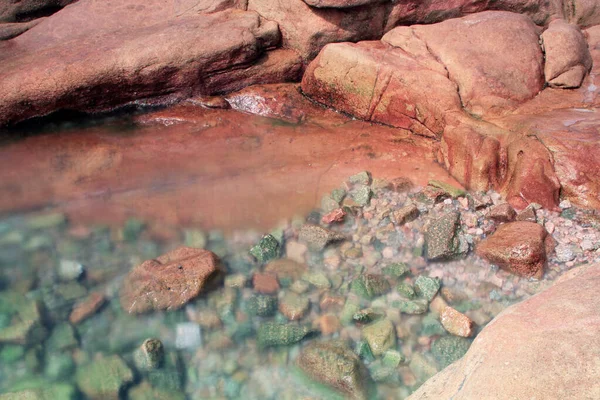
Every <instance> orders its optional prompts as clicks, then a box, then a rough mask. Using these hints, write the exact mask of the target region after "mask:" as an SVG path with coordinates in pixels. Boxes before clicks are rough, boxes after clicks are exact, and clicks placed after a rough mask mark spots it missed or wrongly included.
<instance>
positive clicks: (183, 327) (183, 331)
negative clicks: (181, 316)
mask: <svg viewBox="0 0 600 400" xmlns="http://www.w3.org/2000/svg"><path fill="white" fill-rule="evenodd" d="M201 345H202V338H201V336H200V325H198V324H195V323H193V322H182V323H179V324H177V328H176V335H175V347H177V348H178V349H195V348H197V347H200V346H201Z"/></svg>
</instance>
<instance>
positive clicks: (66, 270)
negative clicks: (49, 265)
mask: <svg viewBox="0 0 600 400" xmlns="http://www.w3.org/2000/svg"><path fill="white" fill-rule="evenodd" d="M81 275H83V265H81V263H80V262H77V261H73V260H60V263H59V264H58V276H59V278H60V279H61V280H63V281H72V280H76V279H79V277H80V276H81Z"/></svg>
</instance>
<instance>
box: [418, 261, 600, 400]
mask: <svg viewBox="0 0 600 400" xmlns="http://www.w3.org/2000/svg"><path fill="white" fill-rule="evenodd" d="M599 284H600V265H597V264H596V265H592V266H587V267H580V268H577V269H575V270H573V271H571V272H569V273H568V274H566V275H564V276H563V277H562V278H560V279H559V280H558V281H557V282H556V283H555V284H554V285H553V286H552V287H550V288H549V289H547V290H545V291H543V292H542V293H540V294H538V295H536V296H533V297H531V298H530V299H528V300H525V301H523V302H522V303H519V304H516V305H514V306H512V307H509V308H508V309H506V310H505V311H503V312H502V313H501V314H500V315H498V316H497V317H496V318H495V319H494V320H493V321H492V322H491V323H489V324H488V325H487V326H486V327H485V328H484V329H483V331H482V332H481V333H479V335H478V336H477V338H476V339H475V340H474V341H473V344H472V345H471V348H470V349H469V351H468V352H467V354H466V355H465V356H464V357H463V358H462V359H461V360H460V361H458V362H456V363H454V364H452V365H451V366H449V367H448V368H446V369H445V370H443V371H442V372H440V373H439V374H437V375H435V376H434V377H433V378H431V379H430V380H429V381H427V382H426V383H425V384H424V385H423V386H421V388H420V389H419V390H417V391H416V392H415V393H414V394H413V395H412V396H410V397H409V399H410V400H426V399H431V400H437V399H450V398H453V399H456V400H463V399H464V400H467V399H484V398H493V399H499V400H504V399H506V400H508V399H516V398H518V399H529V398H539V399H596V398H599V397H600V382H599V381H598V379H597V377H598V374H600V364H599V363H598V358H597V354H598V351H600V339H599V338H600V315H599V314H598V312H597V310H598V308H599V307H600V297H599V296H598V293H597V288H598V285H599ZM549 349H552V351H549ZM542 365H543V366H544V368H540V366H542Z"/></svg>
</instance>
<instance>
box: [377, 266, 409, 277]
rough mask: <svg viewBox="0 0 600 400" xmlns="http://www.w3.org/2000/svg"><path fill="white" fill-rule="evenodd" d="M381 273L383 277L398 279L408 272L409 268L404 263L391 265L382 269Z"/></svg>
mask: <svg viewBox="0 0 600 400" xmlns="http://www.w3.org/2000/svg"><path fill="white" fill-rule="evenodd" d="M382 271H383V273H384V274H385V275H388V276H392V277H394V278H400V277H402V276H404V275H406V274H407V273H408V272H409V271H410V268H409V267H408V265H406V264H405V263H393V264H390V265H387V266H385V267H383V269H382Z"/></svg>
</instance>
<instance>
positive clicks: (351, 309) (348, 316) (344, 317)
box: [340, 299, 360, 325]
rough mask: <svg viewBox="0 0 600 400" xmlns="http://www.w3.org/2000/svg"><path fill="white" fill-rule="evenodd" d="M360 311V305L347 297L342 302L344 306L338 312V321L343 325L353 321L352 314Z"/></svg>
mask: <svg viewBox="0 0 600 400" xmlns="http://www.w3.org/2000/svg"><path fill="white" fill-rule="evenodd" d="M358 311H360V305H359V304H358V302H357V301H356V300H353V299H347V300H346V302H345V303H344V307H343V308H342V311H341V312H340V322H341V323H342V324H344V325H348V324H349V323H351V322H352V321H353V318H354V314H356V313H357V312H358Z"/></svg>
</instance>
